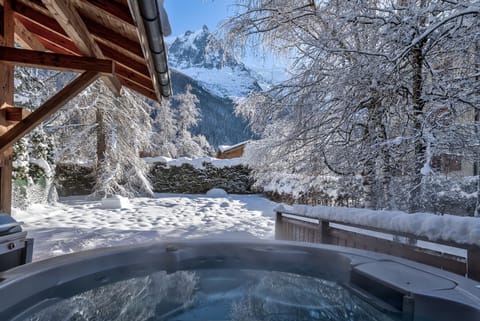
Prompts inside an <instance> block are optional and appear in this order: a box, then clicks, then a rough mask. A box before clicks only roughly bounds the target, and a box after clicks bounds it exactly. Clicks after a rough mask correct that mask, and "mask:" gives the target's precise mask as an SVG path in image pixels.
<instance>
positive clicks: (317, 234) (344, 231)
mask: <svg viewBox="0 0 480 321" xmlns="http://www.w3.org/2000/svg"><path fill="white" fill-rule="evenodd" d="M275 239H277V240H289V241H298V242H311V243H322V244H333V245H340V246H346V247H351V248H357V249H364V250H369V251H374V252H380V253H385V254H390V255H394V256H397V257H402V258H405V259H409V260H412V261H416V262H419V263H424V264H427V265H430V266H435V267H438V268H441V269H444V270H447V271H450V272H454V273H457V274H460V275H464V276H466V277H469V278H471V279H474V280H478V281H480V247H479V246H477V245H469V244H461V243H455V242H451V241H443V240H434V241H433V240H430V239H428V238H427V237H422V236H418V235H413V234H409V233H402V232H397V231H390V230H385V229H379V228H372V227H369V226H363V225H359V224H350V223H344V222H340V221H334V220H321V219H317V218H311V217H307V216H303V215H300V214H296V213H288V212H279V211H278V210H277V212H276V222H275ZM442 247H444V248H445V249H449V250H445V249H441V248H442ZM439 248H440V249H439ZM452 250H453V251H452ZM448 252H451V253H448ZM458 252H463V253H465V255H460V254H458ZM452 253H453V254H452Z"/></svg>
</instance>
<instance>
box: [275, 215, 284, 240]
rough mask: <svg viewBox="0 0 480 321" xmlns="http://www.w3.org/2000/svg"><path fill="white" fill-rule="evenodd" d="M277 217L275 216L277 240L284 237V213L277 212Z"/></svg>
mask: <svg viewBox="0 0 480 321" xmlns="http://www.w3.org/2000/svg"><path fill="white" fill-rule="evenodd" d="M275 214H276V218H275V239H276V240H281V239H283V235H282V213H281V212H275Z"/></svg>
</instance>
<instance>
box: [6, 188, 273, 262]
mask: <svg viewBox="0 0 480 321" xmlns="http://www.w3.org/2000/svg"><path fill="white" fill-rule="evenodd" d="M129 201H130V203H131V206H130V208H122V209H119V208H117V209H105V208H103V206H102V202H101V201H100V200H92V199H89V198H88V197H85V196H76V197H67V198H62V199H61V200H60V202H59V203H58V204H56V205H54V206H52V205H45V204H35V205H31V206H30V208H29V209H28V210H19V209H14V212H13V217H14V218H15V220H17V221H23V222H24V225H23V230H25V231H28V237H32V238H34V239H35V242H34V252H33V253H34V260H38V259H42V258H46V257H51V256H56V255H62V254H66V253H72V252H78V251H82V250H87V249H94V248H99V247H109V246H116V245H126V244H134V243H141V242H151V241H157V240H163V241H166V240H167V241H168V240H174V239H190V238H198V237H209V238H212V237H213V238H236V239H238V238H252V237H253V238H264V239H265V238H266V239H273V235H274V228H275V219H274V212H273V208H274V207H275V206H276V205H277V204H276V203H274V202H271V201H269V200H267V199H266V198H264V197H262V196H259V195H235V194H229V195H225V196H218V197H210V196H207V195H191V194H156V195H155V197H153V198H142V197H139V198H132V199H129Z"/></svg>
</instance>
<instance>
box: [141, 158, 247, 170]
mask: <svg viewBox="0 0 480 321" xmlns="http://www.w3.org/2000/svg"><path fill="white" fill-rule="evenodd" d="M143 160H144V161H145V162H147V163H150V164H152V163H164V164H165V165H166V166H167V168H170V167H175V166H176V167H180V166H182V165H183V164H189V165H191V166H193V167H194V168H196V169H203V168H205V165H204V164H205V163H209V164H211V165H212V166H213V167H217V168H224V167H234V166H238V165H241V164H243V159H242V158H240V157H237V158H231V159H218V158H214V157H199V158H193V159H192V158H188V157H180V158H176V159H172V158H168V157H164V156H159V157H145V158H143Z"/></svg>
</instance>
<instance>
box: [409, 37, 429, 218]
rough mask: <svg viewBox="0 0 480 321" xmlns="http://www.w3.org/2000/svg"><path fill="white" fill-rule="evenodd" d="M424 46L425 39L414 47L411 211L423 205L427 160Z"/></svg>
mask: <svg viewBox="0 0 480 321" xmlns="http://www.w3.org/2000/svg"><path fill="white" fill-rule="evenodd" d="M423 46H424V41H421V42H420V43H418V44H417V45H416V46H415V47H414V48H413V49H412V72H413V75H412V76H413V77H412V100H413V130H414V135H415V137H416V139H415V146H414V166H413V169H414V171H413V173H412V174H413V179H412V183H413V189H412V191H411V196H410V206H409V207H410V211H411V212H414V211H416V210H418V209H420V207H421V204H420V203H421V192H422V175H421V169H422V167H423V165H424V162H425V154H426V150H427V145H426V142H425V139H424V137H423V132H422V125H423V112H424V107H425V101H424V100H423V98H422V92H423V63H424V56H423Z"/></svg>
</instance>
